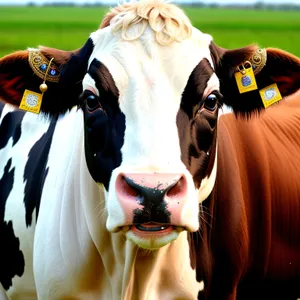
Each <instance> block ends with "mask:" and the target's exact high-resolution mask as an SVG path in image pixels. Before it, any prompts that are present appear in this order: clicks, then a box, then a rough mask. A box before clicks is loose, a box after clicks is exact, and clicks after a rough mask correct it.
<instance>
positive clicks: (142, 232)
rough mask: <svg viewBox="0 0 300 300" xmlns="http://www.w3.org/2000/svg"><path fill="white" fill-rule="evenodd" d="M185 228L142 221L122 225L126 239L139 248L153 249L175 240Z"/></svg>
mask: <svg viewBox="0 0 300 300" xmlns="http://www.w3.org/2000/svg"><path fill="white" fill-rule="evenodd" d="M183 230H185V228H183V227H180V226H175V225H171V224H160V223H154V222H149V223H142V224H133V225H131V226H124V227H123V232H124V233H125V234H126V237H127V239H129V240H131V241H132V242H134V243H135V244H137V245H138V246H139V247H140V248H144V249H149V250H155V249H158V248H160V247H162V246H165V245H166V244H168V243H170V242H172V241H174V240H176V239H177V238H178V236H179V234H180V232H182V231H183Z"/></svg>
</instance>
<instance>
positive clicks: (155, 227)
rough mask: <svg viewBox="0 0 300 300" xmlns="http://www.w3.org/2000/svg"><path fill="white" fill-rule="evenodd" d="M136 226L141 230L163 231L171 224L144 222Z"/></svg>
mask: <svg viewBox="0 0 300 300" xmlns="http://www.w3.org/2000/svg"><path fill="white" fill-rule="evenodd" d="M135 227H136V229H138V230H140V231H161V230H165V229H167V228H168V227H169V226H168V225H164V224H154V223H144V224H138V225H135Z"/></svg>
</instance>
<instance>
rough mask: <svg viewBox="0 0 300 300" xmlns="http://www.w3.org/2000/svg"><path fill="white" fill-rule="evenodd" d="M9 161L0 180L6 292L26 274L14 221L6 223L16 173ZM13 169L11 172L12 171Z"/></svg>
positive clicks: (1, 277) (0, 277) (0, 269)
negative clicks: (17, 279) (13, 282)
mask: <svg viewBox="0 0 300 300" xmlns="http://www.w3.org/2000/svg"><path fill="white" fill-rule="evenodd" d="M11 164H12V159H9V160H8V162H7V164H6V166H5V168H4V174H3V176H2V178H1V179H0V245H1V246H0V283H1V284H2V286H3V288H4V289H5V290H8V289H9V287H10V286H11V285H12V278H13V277H14V276H16V275H18V276H22V274H23V273H24V266H25V262H24V256H23V253H22V252H21V251H20V242H19V238H17V237H16V236H15V233H14V229H13V223H12V221H9V222H6V221H4V215H5V205H6V201H7V199H8V197H9V194H10V192H11V190H12V188H13V183H14V172H15V169H14V168H12V169H11ZM10 169H11V170H10Z"/></svg>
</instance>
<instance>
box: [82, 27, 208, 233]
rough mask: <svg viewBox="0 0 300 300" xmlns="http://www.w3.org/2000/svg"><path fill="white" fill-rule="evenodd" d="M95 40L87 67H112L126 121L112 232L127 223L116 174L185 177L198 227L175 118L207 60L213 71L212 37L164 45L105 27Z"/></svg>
mask: <svg viewBox="0 0 300 300" xmlns="http://www.w3.org/2000/svg"><path fill="white" fill-rule="evenodd" d="M91 38H92V39H93V41H94V43H95V48H94V51H93V54H92V55H91V57H90V60H89V63H91V62H92V61H93V59H95V58H96V59H97V60H99V61H101V62H102V63H103V64H104V65H105V66H106V67H107V68H108V70H109V71H110V73H111V75H112V77H113V79H114V81H115V84H116V86H117V88H118V90H119V95H120V96H119V103H120V109H121V111H122V112H123V113H124V115H125V118H126V121H125V122H126V129H125V136H124V145H123V147H122V149H121V152H122V164H121V166H120V167H119V168H117V169H115V170H114V172H113V174H112V178H111V182H110V190H109V193H108V203H107V205H108V215H109V217H108V222H107V226H108V228H109V229H110V230H113V229H115V228H116V227H117V226H119V225H120V224H122V222H123V221H124V215H123V213H122V210H121V207H120V205H119V204H118V202H117V198H116V194H115V180H116V177H117V175H118V174H119V173H120V172H153V171H157V172H164V173H172V172H174V173H178V172H182V173H184V174H186V176H187V180H188V186H189V189H190V192H189V196H190V197H191V199H190V200H188V201H187V202H188V203H190V205H187V207H188V206H189V207H188V209H186V210H188V211H189V210H190V209H191V210H193V211H195V213H193V217H192V220H191V222H193V223H194V225H193V227H194V228H197V226H198V212H197V207H198V205H196V204H195V198H196V194H195V188H194V184H193V181H192V177H191V175H190V174H189V172H188V171H187V170H186V167H185V166H184V164H183V163H182V161H181V151H180V143H179V136H178V130H177V125H176V116H177V113H178V110H179V108H180V102H181V95H182V93H183V91H184V88H185V86H186V84H187V81H188V79H189V76H190V74H191V73H192V71H193V69H194V68H195V67H196V65H197V64H198V63H199V62H200V61H201V60H202V59H203V58H204V57H205V58H206V59H208V60H209V61H210V63H211V65H212V66H213V63H212V60H211V56H210V50H209V44H210V42H211V37H210V36H209V35H205V34H203V33H201V32H200V31H198V30H197V29H193V32H192V36H191V38H189V39H186V40H184V41H182V42H180V43H178V42H174V43H172V44H171V45H169V46H161V45H159V44H158V43H157V42H156V41H155V39H154V35H153V32H152V31H151V30H150V29H148V28H147V29H146V30H145V32H144V34H143V35H142V36H141V37H140V38H139V39H138V40H135V41H123V40H122V39H121V37H120V33H119V32H116V33H112V32H111V28H110V27H106V28H104V29H101V30H99V31H97V32H95V33H93V34H92V35H91ZM91 86H92V87H94V84H93V83H92V82H90V80H89V78H87V77H86V78H85V79H84V81H83V89H86V88H89V87H91ZM100 99H101V95H100ZM196 201H197V200H196ZM187 214H190V212H189V213H188V212H187ZM182 217H183V218H184V217H185V216H182ZM189 217H190V216H189Z"/></svg>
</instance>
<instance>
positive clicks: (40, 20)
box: [0, 7, 300, 57]
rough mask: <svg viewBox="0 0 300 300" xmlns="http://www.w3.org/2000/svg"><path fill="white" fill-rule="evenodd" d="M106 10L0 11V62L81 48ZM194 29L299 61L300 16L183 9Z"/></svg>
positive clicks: (226, 44)
mask: <svg viewBox="0 0 300 300" xmlns="http://www.w3.org/2000/svg"><path fill="white" fill-rule="evenodd" d="M106 11H107V8H103V7H100V8H99V7H97V8H95V7H86V8H82V7H0V57H1V56H3V55H5V54H8V53H10V52H12V51H15V50H20V49H26V48H27V47H37V46H38V45H45V46H49V47H55V48H60V49H64V50H73V49H76V48H79V47H81V45H82V44H84V42H85V41H86V39H87V38H88V36H89V34H90V33H91V32H92V31H95V30H96V29H97V28H98V26H99V24H100V22H101V19H102V17H103V16H104V14H105V12H106ZM185 11H186V13H187V14H188V16H189V17H190V19H191V20H192V23H193V24H194V26H195V27H198V28H199V29H200V30H201V31H203V32H206V33H210V34H211V35H212V36H213V37H214V40H215V42H216V43H217V44H219V45H220V46H222V47H225V48H235V47H241V46H244V45H246V44H250V43H258V44H260V45H261V46H264V47H279V48H282V49H285V50H287V51H290V52H292V53H294V54H295V55H297V56H300V12H299V11H298V12H279V11H255V10H247V11H246V10H228V9H211V8H205V9H201V8H185Z"/></svg>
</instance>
